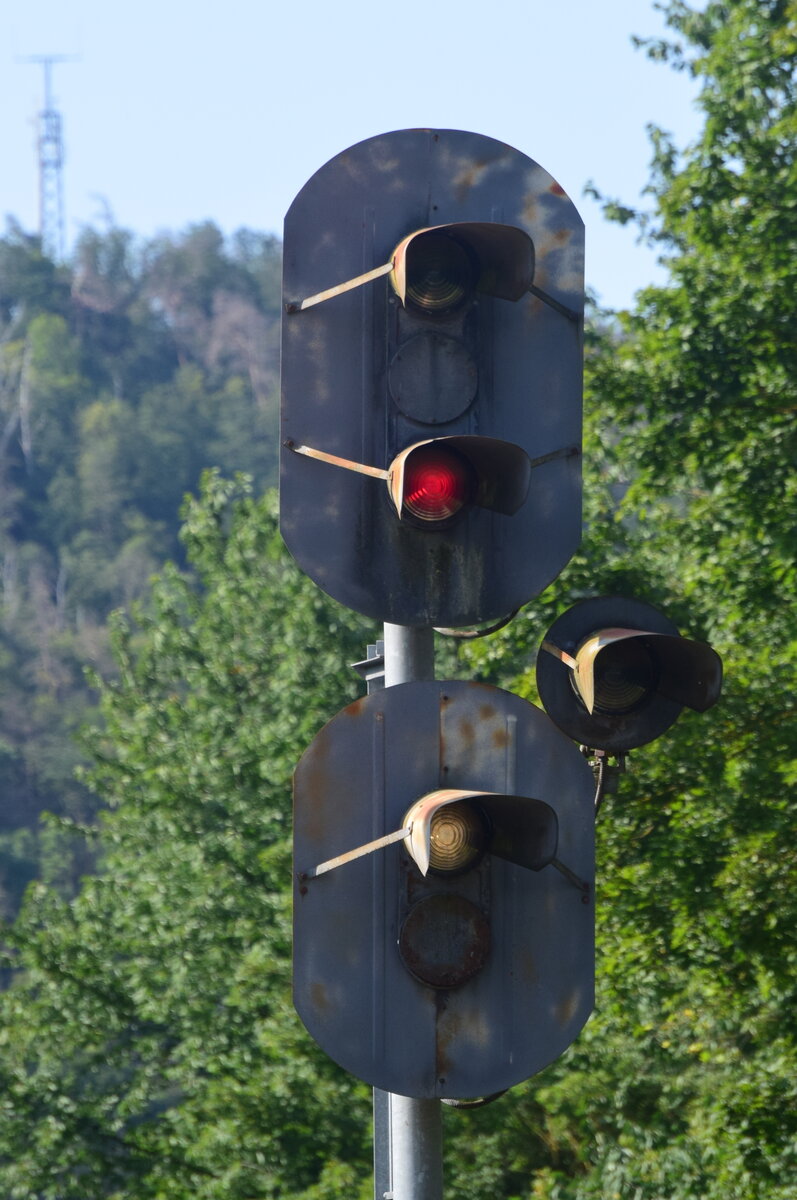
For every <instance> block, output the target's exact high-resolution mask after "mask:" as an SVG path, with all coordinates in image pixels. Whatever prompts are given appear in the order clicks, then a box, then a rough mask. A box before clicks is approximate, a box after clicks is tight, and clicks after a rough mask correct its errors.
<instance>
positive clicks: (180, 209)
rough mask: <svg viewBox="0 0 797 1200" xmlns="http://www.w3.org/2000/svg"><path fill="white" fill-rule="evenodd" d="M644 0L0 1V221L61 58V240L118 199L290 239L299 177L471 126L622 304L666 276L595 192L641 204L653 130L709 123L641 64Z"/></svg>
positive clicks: (646, 29)
mask: <svg viewBox="0 0 797 1200" xmlns="http://www.w3.org/2000/svg"><path fill="white" fill-rule="evenodd" d="M662 29H663V23H662V20H661V16H660V14H659V13H658V12H656V11H655V10H654V8H653V5H652V3H650V0H602V2H598V0H595V2H592V0H569V2H568V3H563V2H562V0H559V2H558V3H557V0H547V2H545V3H543V2H542V0H493V2H492V3H484V2H481V3H477V2H476V0H457V2H454V0H438V2H437V3H435V2H434V0H403V2H402V3H400V4H399V3H396V4H384V3H382V4H380V3H379V2H378V0H371V3H368V2H366V0H339V2H338V3H336V4H331V3H323V2H322V0H286V2H282V3H272V2H271V0H226V3H223V4H218V3H206V4H204V5H202V4H197V3H196V0H193V2H192V3H188V0H136V3H135V4H124V3H119V2H118V0H117V2H116V3H113V2H109V0H26V3H25V4H24V5H23V4H19V3H12V2H11V0H4V2H3V3H0V218H4V217H5V215H7V214H11V215H13V216H15V217H16V218H17V219H18V220H20V221H21V222H22V224H23V226H24V227H25V228H26V229H28V230H31V231H35V230H36V228H37V225H38V186H37V178H38V174H37V155H36V149H35V145H34V140H35V117H36V113H37V111H38V110H39V109H40V108H41V107H42V104H43V72H42V68H41V67H40V66H33V65H30V64H25V63H22V62H19V61H18V59H20V58H24V57H25V56H27V55H42V54H64V55H71V54H74V55H76V56H77V57H76V60H75V61H71V62H65V63H63V64H59V65H56V66H55V68H54V72H53V83H54V88H53V91H54V97H55V101H56V104H57V107H58V108H59V109H60V111H61V113H62V115H63V120H64V140H65V146H66V164H65V168H64V182H65V208H66V226H67V241H68V243H71V242H72V241H73V240H74V237H75V234H76V233H77V232H78V231H79V229H80V227H81V226H82V225H85V224H97V223H100V222H101V220H102V214H103V211H107V210H108V209H109V210H110V212H111V213H112V214H113V218H114V220H115V221H116V223H117V224H120V225H123V226H125V227H126V228H130V229H132V230H134V231H135V232H136V233H139V234H142V235H146V236H149V235H151V234H153V233H155V232H156V231H158V230H161V229H170V230H180V229H183V228H185V227H186V226H187V225H188V224H190V223H194V222H198V221H202V220H204V219H207V218H210V219H212V220H214V221H216V222H217V224H219V225H220V227H221V228H222V229H223V230H225V232H230V231H232V230H234V229H236V228H238V227H239V226H241V225H247V226H249V227H251V228H254V229H261V230H265V231H269V232H274V233H277V234H281V230H282V219H283V215H284V213H285V210H286V209H287V207H288V205H289V204H290V202H291V200H292V198H293V196H294V195H295V193H296V192H297V191H298V190H299V188H300V187H301V186H302V185H303V183H304V182H305V180H306V179H307V178H308V177H309V176H310V175H311V174H312V173H313V172H314V171H315V170H316V169H317V168H318V167H319V166H321V165H322V164H323V163H324V162H325V161H326V160H327V159H329V158H331V157H332V156H333V155H334V154H337V153H338V152H339V151H340V150H343V149H345V148H346V147H347V146H349V145H351V144H353V143H354V142H358V141H360V140H361V139H363V138H365V137H370V136H371V135H373V134H376V133H381V132H385V131H387V130H391V129H398V128H404V127H411V126H434V127H440V128H459V129H470V130H473V131H475V132H478V133H484V134H488V135H489V136H491V137H495V138H498V139H500V140H501V141H505V142H509V143H510V144H511V145H513V146H516V147H517V148H518V149H519V150H522V151H523V152H524V153H526V154H528V155H530V157H532V158H534V159H536V160H537V161H538V162H540V163H541V164H542V165H543V166H544V167H545V168H546V169H547V170H548V171H550V172H551V174H552V175H554V177H555V178H556V179H557V180H558V181H559V183H561V185H562V186H563V187H564V188H565V190H566V191H567V192H568V193H569V194H570V196H571V197H572V199H573V200H574V201H575V203H576V205H577V206H578V208H579V210H580V211H581V213H582V216H583V217H584V220H585V221H586V224H587V280H588V283H589V285H590V286H591V287H593V288H594V289H595V290H596V291H597V292H598V294H599V296H600V297H601V299H602V300H603V302H604V303H606V304H608V305H612V306H622V305H625V304H628V303H629V302H630V300H631V297H632V295H633V293H634V291H635V290H636V289H637V288H639V287H641V286H643V285H644V284H646V283H648V282H651V281H653V280H657V281H661V280H662V279H663V278H664V276H663V274H662V273H661V271H660V269H658V268H657V267H656V263H655V255H654V254H653V253H652V252H651V251H649V250H647V249H645V248H643V247H640V246H638V245H637V244H636V242H635V235H634V234H633V233H632V232H631V231H630V230H625V231H623V230H620V229H618V228H617V227H614V226H611V225H608V224H607V223H606V222H605V221H604V220H603V218H602V216H601V214H600V210H599V208H598V206H597V205H596V204H595V203H594V202H593V201H591V200H588V199H586V198H584V197H583V194H582V192H583V187H584V184H585V183H586V181H587V180H590V179H591V180H594V181H595V182H596V183H597V184H598V186H599V187H600V188H601V190H603V191H604V192H605V193H606V194H608V195H616V196H618V197H620V198H622V199H623V200H624V201H625V202H627V203H629V204H632V205H633V204H636V203H639V200H640V190H641V189H642V188H643V187H644V185H645V182H646V180H647V177H648V163H649V160H650V146H649V142H648V138H647V134H646V132H645V127H646V124H647V123H648V122H650V121H652V122H654V123H656V124H658V125H661V126H663V127H664V128H665V129H667V130H669V131H670V132H672V133H673V134H674V135H675V137H676V141H677V143H678V144H679V145H683V144H685V143H686V142H688V141H689V140H690V139H691V138H693V137H694V136H695V135H696V133H697V131H698V128H699V123H700V122H699V116H698V114H697V112H696V110H695V108H694V104H693V98H694V94H695V89H694V84H693V83H692V81H691V80H690V79H689V77H688V76H687V75H685V74H678V73H675V72H673V71H672V70H670V69H669V68H668V67H666V66H662V65H658V64H654V63H651V62H650V61H649V60H648V59H647V57H646V56H645V54H644V52H642V51H638V50H635V49H634V48H633V46H632V44H631V34H634V33H636V34H639V35H642V36H650V35H654V36H655V35H660V34H661V32H662Z"/></svg>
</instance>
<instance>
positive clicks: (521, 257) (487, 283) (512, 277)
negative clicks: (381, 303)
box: [390, 221, 534, 304]
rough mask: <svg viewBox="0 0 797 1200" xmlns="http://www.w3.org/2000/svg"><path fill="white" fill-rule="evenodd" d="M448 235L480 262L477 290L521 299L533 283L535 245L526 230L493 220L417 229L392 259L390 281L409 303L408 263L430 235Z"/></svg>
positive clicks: (505, 297)
mask: <svg viewBox="0 0 797 1200" xmlns="http://www.w3.org/2000/svg"><path fill="white" fill-rule="evenodd" d="M441 233H442V234H447V235H449V236H450V237H452V238H453V239H454V240H456V241H458V242H461V243H462V244H463V245H465V246H467V247H469V248H470V250H471V252H472V254H473V255H474V257H475V259H476V261H477V263H478V274H477V278H476V285H475V286H476V291H478V292H482V293H484V294H485V295H488V296H497V297H498V298H499V299H501V300H513V301H514V300H520V298H521V297H522V296H524V295H525V293H526V292H528V290H529V288H530V287H531V285H532V282H533V280H534V243H533V242H532V240H531V238H530V237H529V235H528V234H527V233H526V232H525V230H523V229H518V228H517V226H515V225H502V224H498V223H497V222H492V221H460V222H454V223H451V224H448V225H429V226H427V227H425V228H424V229H416V230H415V231H414V232H413V233H410V234H408V235H407V237H405V238H403V239H402V241H400V242H399V244H398V246H397V247H396V249H395V250H394V251H393V255H392V258H391V271H390V282H391V284H392V285H393V290H394V291H395V293H396V295H397V296H398V298H399V299H400V300H401V303H402V304H406V297H407V272H408V261H409V260H410V259H411V257H412V252H413V249H415V248H416V247H417V244H418V242H419V241H421V240H422V239H423V238H425V237H426V236H427V235H429V234H441Z"/></svg>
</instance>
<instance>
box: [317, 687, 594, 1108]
mask: <svg viewBox="0 0 797 1200" xmlns="http://www.w3.org/2000/svg"><path fill="white" fill-rule="evenodd" d="M497 787H502V788H503V789H504V792H503V793H495V789H496V788H497ZM444 791H452V792H462V793H466V792H468V793H473V794H474V795H480V796H482V797H485V807H486V809H487V811H488V812H489V808H488V804H489V802H491V799H492V798H491V797H489V796H488V795H487V793H495V794H496V800H495V803H496V805H500V802H501V796H505V797H506V798H507V799H510V798H512V797H518V796H519V797H521V798H523V797H535V798H538V799H539V801H540V804H541V805H544V806H548V807H549V808H550V810H551V811H552V813H553V814H554V815H555V820H556V827H557V837H556V840H555V841H551V840H549V842H548V843H547V844H545V838H546V836H547V837H548V838H549V839H551V838H552V832H551V831H552V828H553V826H552V824H551V823H550V822H548V823H547V824H546V821H545V820H543V821H542V825H539V823H538V825H537V826H535V827H534V828H531V827H530V833H529V836H530V838H531V839H532V840H533V839H536V840H537V843H538V846H537V850H536V851H535V855H536V858H535V861H536V863H537V866H538V867H539V869H537V870H531V869H529V868H528V867H527V866H520V865H518V863H517V862H510V861H508V860H507V859H503V858H500V857H498V856H497V855H496V854H493V853H490V852H489V851H488V852H487V853H485V854H484V855H483V856H482V857H481V858H480V859H479V860H478V861H477V862H476V863H475V865H474V866H473V867H472V868H471V869H468V870H465V871H463V872H462V873H461V874H456V873H454V872H451V873H446V874H441V873H436V872H433V871H430V872H429V873H428V875H427V876H425V877H424V876H423V875H422V874H421V872H420V870H419V869H418V867H417V865H416V863H415V862H414V861H413V859H412V858H411V857H410V855H409V854H408V853H407V851H406V849H405V847H404V846H403V845H402V844H401V843H400V842H397V843H396V844H393V845H389V846H386V847H383V848H382V849H379V850H378V851H376V852H374V853H371V854H368V855H367V856H365V857H360V858H357V859H353V860H352V861H349V862H346V863H345V864H343V865H340V866H339V867H337V868H336V869H335V870H331V871H329V872H328V873H327V874H324V875H321V876H320V877H318V878H315V879H310V880H308V879H304V880H303V879H302V878H301V877H302V875H306V873H307V870H308V868H310V867H313V866H316V865H317V864H319V863H323V862H325V861H327V860H329V859H333V858H335V857H336V856H338V855H345V854H346V853H347V852H348V851H350V850H351V849H353V848H355V847H358V846H364V845H366V844H367V843H368V842H372V841H374V840H375V839H379V838H382V837H384V835H385V834H387V833H391V832H393V831H399V830H401V829H402V828H403V826H404V817H405V814H407V813H408V811H409V810H410V809H411V808H412V806H413V805H414V804H415V803H416V802H417V801H418V800H420V799H421V798H422V797H424V796H427V795H429V794H430V793H434V792H444ZM593 792H594V785H593V779H592V773H591V771H590V769H589V766H588V765H587V763H586V761H585V760H584V758H583V756H582V755H581V754H580V753H579V751H578V749H577V748H576V747H575V746H574V745H573V744H572V742H570V741H569V740H568V739H567V738H566V737H565V736H564V735H563V734H561V733H560V732H559V731H558V730H557V729H556V728H555V727H554V725H553V723H552V722H551V721H550V720H549V719H548V718H547V717H546V715H545V714H544V713H543V712H542V711H541V710H539V709H537V708H534V707H533V706H532V705H530V704H528V703H527V702H526V701H524V700H521V699H520V698H519V697H517V696H513V695H511V694H510V693H507V692H503V691H501V690H499V689H497V688H491V687H487V686H484V685H481V684H474V683H465V682H459V681H458V682H437V681H429V682H423V683H404V684H399V685H397V686H394V687H389V688H387V689H385V690H383V691H379V692H375V693H373V694H372V695H370V696H368V697H366V698H365V699H363V700H360V701H358V702H357V703H356V704H354V705H350V706H349V707H348V708H346V709H344V710H343V711H342V712H340V713H338V715H337V716H336V717H335V718H334V719H333V720H332V721H331V722H330V723H329V724H328V725H327V726H325V728H324V729H323V730H322V731H321V732H320V733H319V734H318V736H317V737H316V739H315V740H314V742H313V743H312V745H311V746H310V747H309V749H308V750H307V752H306V753H305V755H304V756H303V758H302V760H301V762H300V763H299V766H298V768H297V771H296V777H295V804H294V814H295V822H294V854H295V873H296V880H295V891H294V923H295V936H294V1000H295V1004H296V1008H297V1011H298V1012H299V1015H300V1016H301V1018H302V1020H303V1021H304V1023H305V1025H306V1026H307V1028H308V1030H309V1031H310V1033H311V1034H312V1036H313V1037H314V1038H315V1039H316V1041H317V1042H318V1043H319V1044H320V1045H321V1046H322V1048H323V1049H324V1050H326V1052H327V1053H328V1054H330V1056H331V1057H332V1058H334V1059H335V1060H336V1061H337V1062H339V1063H340V1064H341V1065H342V1066H343V1067H344V1068H345V1069H347V1070H349V1071H351V1072H352V1073H353V1074H354V1075H357V1076H358V1077H359V1078H361V1079H363V1080H365V1081H366V1082H368V1083H370V1084H372V1085H373V1086H375V1087H378V1088H382V1089H384V1090H386V1091H389V1092H396V1093H400V1094H402V1095H407V1096H414V1097H419V1098H433V1097H442V1096H445V1097H470V1096H478V1095H485V1094H488V1093H493V1092H497V1091H500V1090H502V1089H503V1088H506V1087H510V1086H512V1085H513V1084H515V1083H518V1082H520V1081H521V1080H523V1079H526V1078H528V1077H529V1076H530V1075H532V1074H534V1073H535V1072H537V1071H538V1070H541V1069H542V1067H543V1066H545V1065H547V1063H549V1062H551V1061H553V1059H555V1058H556V1057H557V1056H558V1055H559V1054H560V1053H561V1052H562V1050H563V1049H564V1048H565V1047H566V1046H567V1045H569V1044H570V1042H571V1041H572V1039H573V1037H574V1036H575V1035H576V1033H577V1032H578V1030H579V1029H580V1028H581V1026H582V1025H583V1024H584V1022H585V1021H586V1019H587V1016H588V1015H589V1013H590V1011H591V1008H592V962H593V927H594V913H593V905H592V886H593V878H594V846H593ZM541 814H543V816H544V810H543V808H540V809H539V810H538V811H537V813H536V817H535V820H537V821H538V822H539V819H540V816H541ZM534 829H536V832H534ZM546 831H547V832H546ZM522 840H523V839H521V841H522ZM541 847H543V849H541ZM543 850H544V852H543ZM554 850H555V857H556V859H557V861H558V862H561V863H563V864H565V866H566V867H567V871H568V872H569V873H570V875H569V876H568V875H567V874H563V873H562V871H560V870H558V869H557V867H556V866H555V865H554V863H553V859H551V861H550V862H549V863H548V865H543V863H542V860H543V859H544V858H546V857H547V855H548V854H549V853H553V851H554ZM571 876H572V877H571ZM584 885H586V886H587V887H588V889H589V891H588V893H586V895H587V899H588V902H587V903H584V897H585V891H584ZM436 910H437V911H436ZM543 914H544V919H542V916H543ZM436 928H437V929H438V930H439V933H440V936H439V938H436V936H435V929H436ZM446 930H447V932H446Z"/></svg>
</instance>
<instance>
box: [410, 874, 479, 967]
mask: <svg viewBox="0 0 797 1200" xmlns="http://www.w3.org/2000/svg"><path fill="white" fill-rule="evenodd" d="M398 944H399V954H400V955H401V958H402V961H403V963H404V965H405V966H406V967H407V970H408V971H410V973H411V974H412V975H414V976H415V978H416V979H418V980H419V981H420V982H421V983H428V984H429V985H430V986H431V987H434V988H453V987H460V986H461V985H462V984H463V983H467V981H468V980H469V979H472V978H473V976H474V975H477V974H478V973H479V971H481V970H482V968H483V967H484V966H485V964H486V962H487V957H488V955H489V953H490V923H489V921H488V920H487V917H486V916H485V915H484V913H483V912H482V911H481V909H480V908H479V907H478V906H477V905H476V904H473V903H472V901H470V900H468V899H466V898H465V897H464V896H458V895H456V894H454V895H452V894H451V893H450V892H438V893H435V894H433V895H431V896H425V897H424V898H423V900H419V901H418V903H417V904H415V905H413V907H412V908H411V909H410V911H409V912H408V913H407V916H406V917H405V918H404V921H403V922H402V924H401V929H400V930H399V943H398Z"/></svg>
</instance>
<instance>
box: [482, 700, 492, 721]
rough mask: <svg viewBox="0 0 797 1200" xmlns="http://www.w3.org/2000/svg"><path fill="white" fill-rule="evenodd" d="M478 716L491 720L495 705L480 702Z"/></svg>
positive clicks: (484, 719) (483, 719)
mask: <svg viewBox="0 0 797 1200" xmlns="http://www.w3.org/2000/svg"><path fill="white" fill-rule="evenodd" d="M479 716H480V718H481V719H482V721H491V720H492V719H493V718H494V717H495V705H493V704H482V706H481V708H480V709H479Z"/></svg>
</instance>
